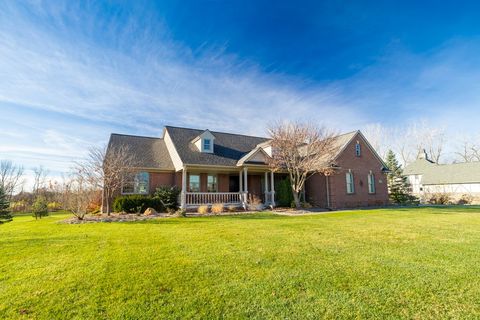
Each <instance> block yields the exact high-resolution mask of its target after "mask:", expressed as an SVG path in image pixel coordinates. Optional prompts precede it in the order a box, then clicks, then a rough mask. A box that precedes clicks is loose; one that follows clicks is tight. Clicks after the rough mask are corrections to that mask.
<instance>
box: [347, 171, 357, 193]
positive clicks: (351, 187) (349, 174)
mask: <svg viewBox="0 0 480 320" xmlns="http://www.w3.org/2000/svg"><path fill="white" fill-rule="evenodd" d="M346 178H347V193H348V194H352V193H354V192H355V186H354V184H353V173H352V172H351V171H349V172H347V174H346Z"/></svg>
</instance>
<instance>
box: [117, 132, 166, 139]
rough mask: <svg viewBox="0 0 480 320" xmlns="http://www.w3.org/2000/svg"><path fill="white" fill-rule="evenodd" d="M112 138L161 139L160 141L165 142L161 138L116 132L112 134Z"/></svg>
mask: <svg viewBox="0 0 480 320" xmlns="http://www.w3.org/2000/svg"><path fill="white" fill-rule="evenodd" d="M110 135H111V136H114V135H115V136H124V137H135V138H147V139H159V140H163V138H159V137H149V136H140V135H136V134H126V133H115V132H112V133H111V134H110Z"/></svg>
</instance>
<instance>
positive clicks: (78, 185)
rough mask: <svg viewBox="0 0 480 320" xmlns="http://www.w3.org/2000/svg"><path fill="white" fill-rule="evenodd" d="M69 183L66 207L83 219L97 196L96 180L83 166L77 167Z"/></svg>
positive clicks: (79, 218)
mask: <svg viewBox="0 0 480 320" xmlns="http://www.w3.org/2000/svg"><path fill="white" fill-rule="evenodd" d="M67 185H68V189H67V190H66V192H67V193H68V196H66V197H65V198H66V199H67V202H66V208H67V209H68V210H69V211H71V212H72V214H73V215H74V216H75V217H76V218H77V219H78V220H83V219H84V218H85V215H86V214H87V213H88V212H89V210H90V206H91V203H92V202H93V201H94V200H95V197H96V196H97V191H98V189H97V188H96V182H95V181H94V179H93V177H92V176H91V175H89V174H86V173H85V172H84V171H83V170H82V167H77V168H76V171H74V173H73V174H72V176H71V179H70V181H69V183H68V184H67Z"/></svg>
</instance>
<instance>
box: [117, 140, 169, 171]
mask: <svg viewBox="0 0 480 320" xmlns="http://www.w3.org/2000/svg"><path fill="white" fill-rule="evenodd" d="M108 145H109V147H110V146H120V145H127V146H128V147H129V148H130V150H131V152H132V153H133V154H134V156H135V162H136V163H137V166H138V167H141V168H155V169H162V170H174V169H175V168H174V166H173V163H172V159H171V158H170V154H169V153H168V150H167V147H166V145H165V142H164V141H163V139H161V138H152V137H140V136H131V135H125V134H118V133H112V135H111V136H110V142H109V144H108Z"/></svg>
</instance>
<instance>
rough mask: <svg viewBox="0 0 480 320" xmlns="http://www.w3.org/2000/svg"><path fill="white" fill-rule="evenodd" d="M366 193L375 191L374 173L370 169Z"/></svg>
mask: <svg viewBox="0 0 480 320" xmlns="http://www.w3.org/2000/svg"><path fill="white" fill-rule="evenodd" d="M368 193H375V175H374V174H373V173H372V172H371V171H370V173H369V174H368Z"/></svg>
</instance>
